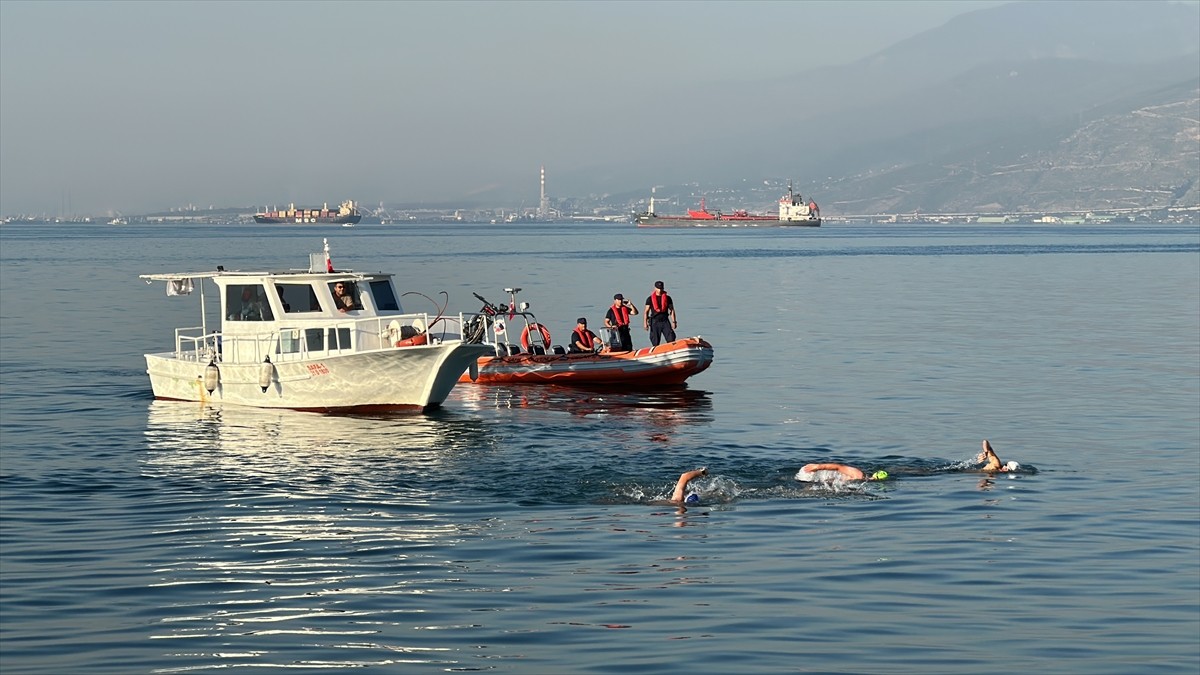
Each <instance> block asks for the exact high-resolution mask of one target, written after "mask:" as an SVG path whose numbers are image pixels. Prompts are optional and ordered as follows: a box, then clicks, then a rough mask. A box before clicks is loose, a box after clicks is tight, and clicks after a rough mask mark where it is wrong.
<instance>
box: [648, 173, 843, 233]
mask: <svg viewBox="0 0 1200 675" xmlns="http://www.w3.org/2000/svg"><path fill="white" fill-rule="evenodd" d="M635 221H636V222H637V226H638V227H738V226H745V227H752V226H760V227H761V226H775V225H802V226H807V227H820V226H821V214H820V210H819V209H818V208H817V203H816V202H815V201H811V202H809V203H808V204H805V203H804V198H803V197H801V196H800V195H798V194H795V193H794V192H793V191H792V184H791V183H790V182H789V183H788V191H787V194H786V195H784V196H783V197H781V198H780V199H779V213H777V214H775V213H766V214H757V213H750V212H749V211H747V210H745V209H737V210H735V211H733V212H732V213H722V212H720V211H717V212H715V213H714V212H712V211H709V210H708V208H707V207H706V206H705V203H704V198H703V197H701V198H700V208H699V209H688V212H687V214H686V215H665V216H664V215H659V214H658V213H656V212H655V211H654V194H653V192H651V195H650V207H649V208H648V209H647V210H646V211H645V212H643V213H640V214H638V215H637V216H636V217H635Z"/></svg>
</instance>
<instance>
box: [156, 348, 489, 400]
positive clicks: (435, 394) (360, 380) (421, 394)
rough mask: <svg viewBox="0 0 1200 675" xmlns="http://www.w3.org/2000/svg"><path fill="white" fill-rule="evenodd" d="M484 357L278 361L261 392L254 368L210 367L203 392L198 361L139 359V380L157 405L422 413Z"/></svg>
mask: <svg viewBox="0 0 1200 675" xmlns="http://www.w3.org/2000/svg"><path fill="white" fill-rule="evenodd" d="M489 351H490V350H489V349H488V348H486V347H484V346H482V345H475V344H465V343H462V342H449V343H445V342H444V343H441V344H434V345H423V346H416V347H404V348H394V349H382V350H376V351H367V352H357V353H352V354H344V355H328V356H322V357H319V358H310V359H305V360H299V359H297V360H286V359H283V360H279V361H278V362H274V363H273V364H272V365H273V369H272V370H271V371H270V376H269V378H264V379H265V380H269V383H268V385H267V388H266V391H263V388H262V386H261V384H260V382H263V381H264V379H260V377H262V368H263V364H262V363H241V364H234V363H221V362H219V361H218V362H217V363H216V364H215V365H216V367H217V371H218V373H219V377H218V378H217V382H216V386H215V387H214V388H213V390H212V391H211V392H209V391H208V389H207V385H206V384H205V369H206V368H207V367H208V363H205V362H202V361H198V360H195V359H186V358H185V359H180V358H176V356H175V354H174V353H172V352H167V353H160V354H147V355H146V372H147V374H148V375H149V376H150V385H151V387H152V388H153V390H154V397H155V398H158V399H171V400H180V401H199V402H202V403H216V404H233V405H246V406H255V407H259V408H289V409H294V410H320V411H328V410H350V409H355V410H363V409H403V408H420V409H427V408H434V407H437V406H439V405H441V404H442V402H443V401H445V400H446V397H447V396H449V394H450V390H451V389H453V388H454V385H455V383H457V381H458V379H459V376H460V375H462V374H463V373H464V372H465V371H466V370H467V369H468V368H470V367H472V366H473V365H474V364H475V362H476V360H477V359H478V358H479V357H480V355H481V354H486V353H489ZM284 356H286V355H284ZM276 358H283V357H281V356H277V357H276Z"/></svg>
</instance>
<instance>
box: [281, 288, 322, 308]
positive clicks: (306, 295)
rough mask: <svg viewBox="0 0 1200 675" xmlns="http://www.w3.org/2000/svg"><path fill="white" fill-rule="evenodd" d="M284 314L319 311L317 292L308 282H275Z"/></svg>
mask: <svg viewBox="0 0 1200 675" xmlns="http://www.w3.org/2000/svg"><path fill="white" fill-rule="evenodd" d="M275 290H276V292H278V293H279V300H280V301H281V302H282V303H283V312H284V314H301V313H305V312H319V311H321V303H320V302H318V301H317V292H316V291H314V290H313V287H312V286H311V285H310V284H275Z"/></svg>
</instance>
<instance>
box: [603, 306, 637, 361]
mask: <svg viewBox="0 0 1200 675" xmlns="http://www.w3.org/2000/svg"><path fill="white" fill-rule="evenodd" d="M637 313H638V311H637V307H634V306H633V303H632V302H629V301H628V300H626V299H625V296H624V295H621V294H620V293H617V294H616V295H614V296H613V303H612V306H611V307H609V308H608V313H607V314H605V315H604V327H605V328H608V329H610V330H615V331H616V332H617V344H616V345H614V347H613V348H614V349H618V350H619V351H623V352H630V351H633V336H632V335H630V334H629V317H630V316H633V315H636V314H637Z"/></svg>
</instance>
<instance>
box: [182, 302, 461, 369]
mask: <svg viewBox="0 0 1200 675" xmlns="http://www.w3.org/2000/svg"><path fill="white" fill-rule="evenodd" d="M442 320H444V321H448V322H451V323H453V322H454V321H455V320H457V322H458V323H459V325H462V323H463V321H464V317H463V315H462V314H460V315H458V317H457V319H455V318H454V317H442ZM430 322H431V319H430V316H429V314H427V313H417V314H401V315H390V316H379V317H370V318H362V319H358V318H350V317H348V318H347V319H345V320H339V321H328V320H326V321H319V322H313V323H304V322H297V323H295V324H293V325H282V326H278V327H277V328H274V329H273V330H269V331H258V332H242V331H240V330H239V331H237V332H232V333H231V332H222V331H213V332H211V333H204V329H203V327H200V326H189V327H186V328H177V329H175V358H176V359H180V360H184V361H195V362H201V363H202V362H208V361H213V360H216V361H217V362H223V363H225V362H229V363H256V362H261V361H263V360H264V359H265V358H267V357H268V356H270V357H271V360H272V361H276V362H281V361H302V360H306V359H310V358H316V357H320V356H336V355H341V354H353V353H359V352H370V351H380V350H385V349H395V348H400V347H409V346H412V347H419V346H422V345H425V344H438V343H440V342H442V341H443V340H448V339H458V338H459V335H457V334H452V333H449V332H446V331H441V330H439V329H438V327H437V326H436V325H433V326H431V323H430ZM280 323H283V322H280ZM239 327H241V328H244V327H246V325H245V324H244V323H243V324H242V325H241V326H239ZM421 334H424V335H425V336H426V339H425V341H413V343H412V344H398V343H404V342H405V341H406V340H409V339H410V338H413V337H415V336H418V335H421Z"/></svg>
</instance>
